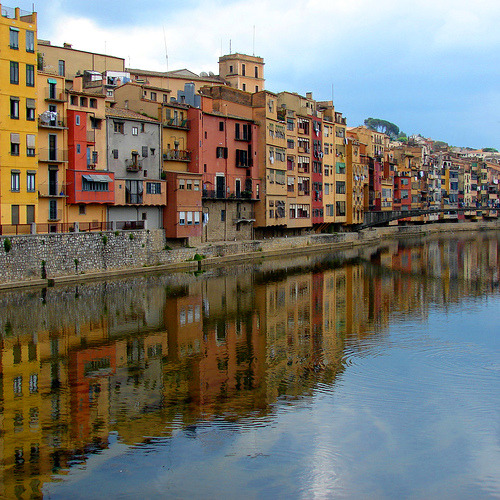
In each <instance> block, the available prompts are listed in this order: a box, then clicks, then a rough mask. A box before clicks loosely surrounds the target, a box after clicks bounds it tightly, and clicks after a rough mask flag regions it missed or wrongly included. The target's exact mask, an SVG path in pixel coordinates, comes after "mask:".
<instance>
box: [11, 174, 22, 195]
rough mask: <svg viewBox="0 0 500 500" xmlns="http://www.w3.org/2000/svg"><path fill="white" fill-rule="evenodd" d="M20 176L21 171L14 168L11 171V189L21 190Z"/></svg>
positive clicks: (14, 190)
mask: <svg viewBox="0 0 500 500" xmlns="http://www.w3.org/2000/svg"><path fill="white" fill-rule="evenodd" d="M19 178H20V172H19V171H17V170H16V171H14V170H12V171H11V172H10V190H11V191H13V192H16V193H17V192H19Z"/></svg>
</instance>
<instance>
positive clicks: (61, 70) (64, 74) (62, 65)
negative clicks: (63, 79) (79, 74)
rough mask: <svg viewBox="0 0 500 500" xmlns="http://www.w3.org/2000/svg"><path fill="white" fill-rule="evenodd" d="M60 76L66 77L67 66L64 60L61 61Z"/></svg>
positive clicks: (59, 66)
mask: <svg viewBox="0 0 500 500" xmlns="http://www.w3.org/2000/svg"><path fill="white" fill-rule="evenodd" d="M58 68H59V76H66V65H65V63H64V61H63V60H62V59H60V60H59V65H58Z"/></svg>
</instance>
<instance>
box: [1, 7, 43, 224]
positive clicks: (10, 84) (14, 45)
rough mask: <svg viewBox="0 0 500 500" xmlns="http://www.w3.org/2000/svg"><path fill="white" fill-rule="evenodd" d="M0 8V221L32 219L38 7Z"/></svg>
mask: <svg viewBox="0 0 500 500" xmlns="http://www.w3.org/2000/svg"><path fill="white" fill-rule="evenodd" d="M0 7H1V10H2V15H1V16H0V47H1V48H0V109H1V110H2V113H3V116H2V118H1V119H0V224H1V225H3V226H4V225H10V224H13V225H17V224H31V223H33V222H35V220H36V206H37V198H38V197H37V189H36V174H37V158H36V152H37V150H36V147H37V145H36V135H37V122H36V119H35V115H36V100H37V87H36V57H37V56H36V52H37V44H36V30H37V24H36V19H37V18H36V12H25V11H22V10H21V9H19V8H11V7H6V6H4V5H1V6H0ZM3 230H4V232H5V231H8V230H9V229H8V227H4V228H3ZM23 232H29V227H28V226H25V228H24V231H23Z"/></svg>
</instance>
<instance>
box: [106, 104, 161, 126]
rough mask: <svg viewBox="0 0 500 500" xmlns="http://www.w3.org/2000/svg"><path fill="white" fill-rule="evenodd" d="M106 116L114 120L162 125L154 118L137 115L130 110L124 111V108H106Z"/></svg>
mask: <svg viewBox="0 0 500 500" xmlns="http://www.w3.org/2000/svg"><path fill="white" fill-rule="evenodd" d="M106 116H109V117H114V118H123V119H127V120H140V121H143V122H151V123H160V122H159V121H158V120H155V119H154V118H150V117H149V116H144V115H141V114H140V113H136V112H135V111H131V110H130V109H123V108H106Z"/></svg>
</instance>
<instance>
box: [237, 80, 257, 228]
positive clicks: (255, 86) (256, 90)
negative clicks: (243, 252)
mask: <svg viewBox="0 0 500 500" xmlns="http://www.w3.org/2000/svg"><path fill="white" fill-rule="evenodd" d="M258 91H259V86H258V85H256V86H255V92H258ZM238 227H239V225H238Z"/></svg>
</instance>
